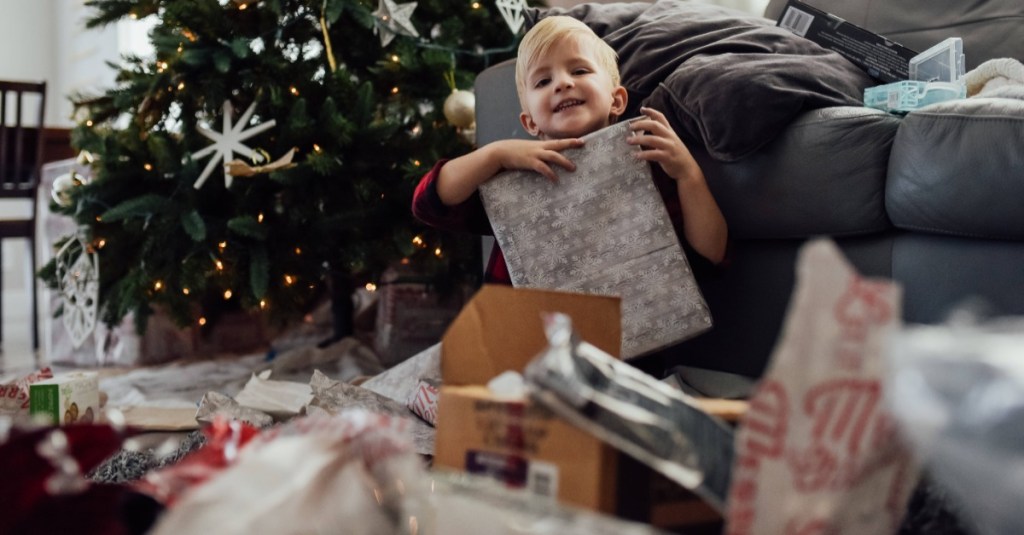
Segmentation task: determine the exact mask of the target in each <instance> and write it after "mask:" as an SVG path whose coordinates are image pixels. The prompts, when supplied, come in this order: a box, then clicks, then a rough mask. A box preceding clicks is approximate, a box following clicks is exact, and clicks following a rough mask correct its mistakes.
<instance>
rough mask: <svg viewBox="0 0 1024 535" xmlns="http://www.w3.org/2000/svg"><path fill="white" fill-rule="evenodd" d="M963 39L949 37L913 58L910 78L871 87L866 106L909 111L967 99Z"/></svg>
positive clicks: (894, 110)
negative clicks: (946, 101) (947, 101)
mask: <svg viewBox="0 0 1024 535" xmlns="http://www.w3.org/2000/svg"><path fill="white" fill-rule="evenodd" d="M963 77H964V53H963V40H962V39H960V38H959V37H950V38H949V39H946V40H945V41H942V42H941V43H939V44H937V45H935V46H933V47H931V48H929V49H928V50H925V51H924V52H922V53H920V54H918V55H917V56H914V57H913V58H911V60H910V80H906V81H903V82H894V83H891V84H885V85H880V86H876V87H869V88H867V89H865V90H864V105H865V106H867V107H870V108H877V109H880V110H883V111H888V112H895V113H906V112H909V111H912V110H916V109H918V108H920V107H923V106H927V105H929V104H934V103H936V102H942V101H944V100H952V99H957V98H965V97H966V96H967V88H966V86H965V85H964V82H963Z"/></svg>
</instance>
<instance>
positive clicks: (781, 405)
mask: <svg viewBox="0 0 1024 535" xmlns="http://www.w3.org/2000/svg"><path fill="white" fill-rule="evenodd" d="M788 424H789V396H788V395H787V394H786V390H785V387H783V386H782V383H780V382H778V381H774V380H768V379H766V380H764V381H762V382H761V384H760V385H758V387H757V391H756V392H754V395H753V397H752V398H751V400H750V406H749V408H748V409H747V413H746V414H745V415H744V416H743V424H742V427H741V429H742V431H741V438H740V441H739V442H738V451H737V457H736V468H735V470H734V472H733V482H732V485H730V487H729V500H728V503H729V511H728V516H729V522H728V531H727V534H728V535H743V534H746V533H750V532H751V530H752V529H753V527H754V518H755V516H756V509H755V507H754V502H755V500H756V499H757V491H758V487H757V476H758V472H759V469H760V467H761V461H762V460H764V459H774V458H778V457H780V456H781V455H782V453H783V450H784V449H785V445H786V432H787V430H788Z"/></svg>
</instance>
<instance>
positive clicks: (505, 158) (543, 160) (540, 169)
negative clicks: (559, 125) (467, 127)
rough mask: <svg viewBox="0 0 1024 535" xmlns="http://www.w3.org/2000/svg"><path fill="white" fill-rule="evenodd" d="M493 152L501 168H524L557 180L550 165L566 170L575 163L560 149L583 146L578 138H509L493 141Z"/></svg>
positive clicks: (571, 168) (573, 166) (574, 165)
mask: <svg viewBox="0 0 1024 535" xmlns="http://www.w3.org/2000/svg"><path fill="white" fill-rule="evenodd" d="M495 145H496V146H495V147H494V148H495V154H496V155H497V157H498V162H499V163H500V165H501V168H502V169H524V170H528V171H535V172H537V173H540V174H541V175H544V176H545V177H546V178H547V179H548V180H550V181H552V182H554V181H556V180H558V176H557V175H555V171H554V170H553V169H552V166H556V165H557V166H558V167H561V168H563V169H565V170H566V171H575V170H576V164H574V163H572V161H571V160H569V158H566V157H565V155H564V154H562V151H564V150H565V149H573V148H578V147H582V146H583V140H582V139H578V138H569V139H551V140H545V141H536V140H525V139H509V140H505V141H500V142H496V143H495Z"/></svg>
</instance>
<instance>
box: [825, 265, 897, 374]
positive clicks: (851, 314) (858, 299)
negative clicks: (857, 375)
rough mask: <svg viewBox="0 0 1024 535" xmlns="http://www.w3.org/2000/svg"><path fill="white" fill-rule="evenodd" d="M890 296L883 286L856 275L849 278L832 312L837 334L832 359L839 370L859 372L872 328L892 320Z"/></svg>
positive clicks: (884, 285)
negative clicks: (837, 326)
mask: <svg viewBox="0 0 1024 535" xmlns="http://www.w3.org/2000/svg"><path fill="white" fill-rule="evenodd" d="M890 293H891V292H889V290H888V287H887V285H886V284H884V283H880V282H872V281H868V280H865V279H863V278H861V277H859V276H856V275H855V276H853V277H851V278H850V283H849V285H848V286H847V287H846V290H845V291H844V292H843V294H842V295H840V296H839V299H838V300H837V301H836V305H835V309H834V311H833V312H834V314H835V318H836V323H837V324H838V325H839V330H840V333H839V338H838V339H837V340H836V348H835V359H836V363H837V364H838V365H839V367H840V368H843V369H848V370H859V369H860V368H861V363H862V361H863V360H864V354H865V349H866V348H865V347H864V344H865V343H867V340H868V335H869V334H870V333H871V331H872V329H873V328H874V327H877V326H879V325H885V324H887V323H889V321H890V320H891V319H892V315H893V307H892V304H891V303H890V302H889V294H890Z"/></svg>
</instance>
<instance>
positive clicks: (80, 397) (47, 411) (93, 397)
mask: <svg viewBox="0 0 1024 535" xmlns="http://www.w3.org/2000/svg"><path fill="white" fill-rule="evenodd" d="M29 414H30V415H31V416H32V417H34V418H38V417H43V418H45V419H47V420H48V421H49V422H50V423H51V424H53V425H65V424H76V423H79V424H87V423H92V422H95V421H96V420H97V419H98V418H99V416H100V389H99V377H98V376H97V374H96V372H75V373H69V374H65V375H59V376H57V377H54V378H52V379H47V380H45V381H39V382H38V383H33V384H32V385H29Z"/></svg>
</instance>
